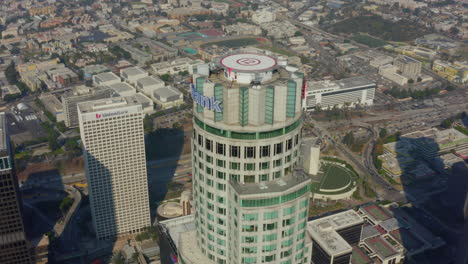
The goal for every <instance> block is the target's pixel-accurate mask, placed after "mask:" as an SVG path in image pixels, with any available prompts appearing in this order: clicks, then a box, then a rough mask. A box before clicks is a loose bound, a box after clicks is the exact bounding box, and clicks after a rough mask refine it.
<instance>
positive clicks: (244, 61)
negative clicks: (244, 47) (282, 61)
mask: <svg viewBox="0 0 468 264" xmlns="http://www.w3.org/2000/svg"><path fill="white" fill-rule="evenodd" d="M219 63H220V64H221V65H222V66H223V67H226V68H228V69H229V68H230V69H232V70H235V71H241V72H250V71H265V70H268V69H271V68H273V67H275V66H276V65H277V64H278V62H277V61H276V59H275V58H273V57H270V56H267V55H262V54H256V53H239V54H234V55H228V56H225V57H223V58H221V60H220V61H219Z"/></svg>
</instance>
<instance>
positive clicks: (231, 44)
mask: <svg viewBox="0 0 468 264" xmlns="http://www.w3.org/2000/svg"><path fill="white" fill-rule="evenodd" d="M267 41H268V40H267V39H265V38H238V39H230V40H222V41H216V42H208V43H205V44H202V45H201V47H202V48H206V47H209V46H212V45H216V46H218V47H226V48H240V47H246V46H253V45H258V44H263V43H265V42H267Z"/></svg>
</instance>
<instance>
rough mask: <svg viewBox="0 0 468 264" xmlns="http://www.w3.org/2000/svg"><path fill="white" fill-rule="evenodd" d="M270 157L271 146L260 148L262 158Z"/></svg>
mask: <svg viewBox="0 0 468 264" xmlns="http://www.w3.org/2000/svg"><path fill="white" fill-rule="evenodd" d="M263 157H270V145H268V146H261V147H260V158H263Z"/></svg>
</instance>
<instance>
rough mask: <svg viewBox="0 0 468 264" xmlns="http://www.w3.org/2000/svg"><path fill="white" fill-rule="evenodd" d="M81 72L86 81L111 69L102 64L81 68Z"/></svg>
mask: <svg viewBox="0 0 468 264" xmlns="http://www.w3.org/2000/svg"><path fill="white" fill-rule="evenodd" d="M81 71H82V72H83V77H84V79H85V80H91V79H92V78H93V75H96V74H99V73H103V72H106V71H110V69H109V68H108V67H107V66H104V65H101V64H93V65H86V66H84V67H83V68H81Z"/></svg>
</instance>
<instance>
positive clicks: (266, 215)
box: [263, 211, 278, 220]
mask: <svg viewBox="0 0 468 264" xmlns="http://www.w3.org/2000/svg"><path fill="white" fill-rule="evenodd" d="M276 218H278V212H277V211H273V212H265V213H263V219H264V220H269V219H276Z"/></svg>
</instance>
